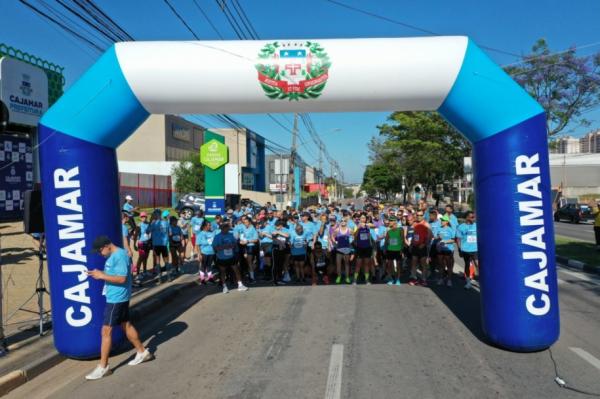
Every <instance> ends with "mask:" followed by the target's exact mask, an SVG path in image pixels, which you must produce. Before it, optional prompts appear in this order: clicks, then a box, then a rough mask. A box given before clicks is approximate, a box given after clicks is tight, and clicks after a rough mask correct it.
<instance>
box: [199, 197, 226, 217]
mask: <svg viewBox="0 0 600 399" xmlns="http://www.w3.org/2000/svg"><path fill="white" fill-rule="evenodd" d="M204 206H205V213H206V215H207V216H217V215H223V214H225V198H206V200H205V202H204Z"/></svg>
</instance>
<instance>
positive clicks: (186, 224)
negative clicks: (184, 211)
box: [177, 212, 193, 264]
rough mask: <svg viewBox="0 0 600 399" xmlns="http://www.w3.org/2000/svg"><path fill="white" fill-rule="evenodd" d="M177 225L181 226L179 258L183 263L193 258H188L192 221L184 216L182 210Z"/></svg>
mask: <svg viewBox="0 0 600 399" xmlns="http://www.w3.org/2000/svg"><path fill="white" fill-rule="evenodd" d="M177 225H178V226H179V227H180V228H181V250H180V251H179V260H180V262H181V263H182V264H183V262H184V261H188V260H191V257H190V258H188V257H187V256H186V255H187V247H188V242H189V241H190V221H189V220H187V219H186V218H184V217H183V216H182V215H181V212H180V213H179V221H178V222H177ZM192 251H193V250H192Z"/></svg>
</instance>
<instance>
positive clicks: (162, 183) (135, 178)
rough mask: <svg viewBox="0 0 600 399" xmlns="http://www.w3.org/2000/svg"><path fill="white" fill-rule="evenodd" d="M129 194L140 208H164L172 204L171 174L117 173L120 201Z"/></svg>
mask: <svg viewBox="0 0 600 399" xmlns="http://www.w3.org/2000/svg"><path fill="white" fill-rule="evenodd" d="M126 195H131V196H132V197H133V198H134V202H135V204H136V205H137V206H139V207H141V208H164V207H171V206H172V204H173V189H172V186H171V176H160V175H146V174H141V173H124V172H122V173H119V196H120V198H121V202H124V201H125V196H126Z"/></svg>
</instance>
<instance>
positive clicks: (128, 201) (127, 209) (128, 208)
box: [121, 195, 139, 248]
mask: <svg viewBox="0 0 600 399" xmlns="http://www.w3.org/2000/svg"><path fill="white" fill-rule="evenodd" d="M138 211H139V208H138V207H137V206H134V205H133V197H132V196H131V195H126V196H125V203H124V204H123V207H122V208H121V212H124V213H126V214H127V216H129V220H128V222H127V223H128V224H129V227H130V236H129V237H130V238H131V239H132V240H133V247H134V248H135V247H136V244H137V226H136V225H135V214H136V213H137V212H138Z"/></svg>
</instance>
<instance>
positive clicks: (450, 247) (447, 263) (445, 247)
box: [437, 215, 456, 287]
mask: <svg viewBox="0 0 600 399" xmlns="http://www.w3.org/2000/svg"><path fill="white" fill-rule="evenodd" d="M440 220H441V222H442V227H441V228H440V229H438V231H437V238H438V239H439V242H438V243H437V253H438V260H439V265H440V276H439V278H438V281H437V285H443V284H444V280H443V279H442V276H443V275H444V270H445V272H446V286H448V287H452V274H453V269H454V239H455V238H456V231H455V230H454V229H453V228H452V227H451V226H450V218H449V217H448V216H446V215H444V216H442V217H441V218H440Z"/></svg>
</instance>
